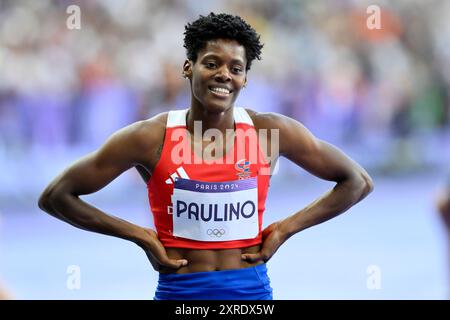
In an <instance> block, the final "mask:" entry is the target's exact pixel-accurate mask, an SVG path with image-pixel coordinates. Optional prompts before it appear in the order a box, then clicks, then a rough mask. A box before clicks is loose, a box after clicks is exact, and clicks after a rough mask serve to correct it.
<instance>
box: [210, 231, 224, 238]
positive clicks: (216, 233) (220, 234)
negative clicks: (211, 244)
mask: <svg viewBox="0 0 450 320" xmlns="http://www.w3.org/2000/svg"><path fill="white" fill-rule="evenodd" d="M206 234H207V235H208V236H215V237H217V238H220V237H221V236H223V235H224V234H225V230H223V229H208V230H207V231H206Z"/></svg>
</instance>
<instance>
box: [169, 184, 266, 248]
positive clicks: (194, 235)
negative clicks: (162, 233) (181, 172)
mask: <svg viewBox="0 0 450 320" xmlns="http://www.w3.org/2000/svg"><path fill="white" fill-rule="evenodd" d="M172 210H173V235H174V236H176V237H182V238H187V239H192V240H197V241H230V240H242V239H253V238H255V237H256V236H257V235H258V232H259V228H258V227H259V225H258V182H257V178H256V177H254V178H250V179H244V180H236V181H227V182H203V181H196V180H189V179H183V178H178V179H176V180H175V185H174V189H173V195H172Z"/></svg>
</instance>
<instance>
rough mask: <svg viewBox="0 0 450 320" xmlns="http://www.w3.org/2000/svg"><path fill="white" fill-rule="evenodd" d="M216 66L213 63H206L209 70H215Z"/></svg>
mask: <svg viewBox="0 0 450 320" xmlns="http://www.w3.org/2000/svg"><path fill="white" fill-rule="evenodd" d="M215 66H216V64H215V63H212V62H207V63H206V67H207V68H210V69H212V68H214V67H215Z"/></svg>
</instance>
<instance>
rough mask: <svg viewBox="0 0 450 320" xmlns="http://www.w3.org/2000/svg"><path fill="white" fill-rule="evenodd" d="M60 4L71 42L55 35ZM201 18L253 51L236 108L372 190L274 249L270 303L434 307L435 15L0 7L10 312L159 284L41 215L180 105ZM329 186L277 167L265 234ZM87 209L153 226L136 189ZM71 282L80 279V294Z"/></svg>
mask: <svg viewBox="0 0 450 320" xmlns="http://www.w3.org/2000/svg"><path fill="white" fill-rule="evenodd" d="M72 4H75V5H78V6H79V7H80V8H81V29H80V30H69V29H68V28H67V27H66V20H67V18H68V17H69V14H68V13H66V9H67V7H68V6H69V5H72ZM369 5H377V6H379V8H380V9H381V29H379V30H377V29H375V30H369V29H368V28H367V26H366V20H367V18H368V17H369V16H370V14H368V13H367V12H366V9H367V7H368V6H369ZM211 11H214V12H216V13H218V12H227V13H233V14H238V15H241V16H242V17H243V18H244V19H246V20H247V21H248V22H249V23H250V24H251V25H252V26H253V27H254V28H255V29H256V30H257V31H258V32H259V33H260V34H261V37H262V40H263V42H264V43H265V48H264V50H263V60H262V61H260V62H255V64H254V65H253V67H252V70H251V71H250V73H249V85H248V88H247V89H246V90H244V91H243V92H242V93H241V96H240V98H239V99H238V102H237V105H239V106H245V107H249V108H252V109H255V110H258V111H273V112H280V113H283V114H285V115H288V116H291V117H294V118H296V119H298V120H299V121H301V122H302V123H304V124H305V125H306V126H307V127H308V128H309V129H310V130H311V131H312V132H313V133H314V134H315V135H317V136H318V137H320V138H322V139H324V140H326V141H329V142H331V143H334V144H336V145H337V146H338V147H340V148H342V149H343V150H344V151H345V152H346V153H347V154H349V155H350V156H352V157H353V158H354V159H355V160H357V161H358V162H359V163H361V164H362V165H363V166H364V167H365V168H367V170H368V171H369V172H370V173H371V175H372V176H373V178H374V181H375V191H374V192H373V193H372V194H371V195H370V196H369V197H368V198H367V199H366V200H365V201H363V202H362V203H360V204H358V205H357V206H355V207H354V208H352V209H351V210H350V212H348V213H346V214H344V215H342V216H340V217H338V218H336V219H334V220H332V221H329V222H327V223H325V224H322V225H320V226H317V227H314V228H311V229H309V230H306V231H304V232H302V233H300V234H298V235H296V236H294V237H293V238H291V239H290V240H289V241H288V242H287V243H285V244H284V245H283V247H281V248H280V250H279V251H278V252H277V254H276V255H275V256H274V257H273V258H272V260H271V261H270V262H269V264H268V267H269V275H270V277H271V279H272V286H273V288H274V297H275V298H276V299H447V298H448V297H449V295H448V293H449V288H448V285H449V278H448V275H449V272H448V271H449V265H448V255H447V250H448V247H447V235H446V231H445V229H444V227H443V226H442V225H441V223H440V220H439V218H438V216H437V214H436V212H435V211H436V210H435V193H436V191H437V190H438V189H439V188H440V187H441V186H442V185H444V184H445V183H446V180H447V179H448V174H449V172H448V169H449V166H448V164H449V163H450V161H449V160H450V150H449V142H450V134H449V120H450V117H449V113H450V112H449V111H450V101H449V89H450V2H449V1H445V0H443V1H437V0H436V1H434V0H429V1H419V0H415V1H413V0H411V1H410V0H408V1H407V0H401V1H400V0H397V1H356V0H340V1H332V0H330V1H323V0H320V1H299V0H270V1H269V0H264V1H257V0H247V1H241V0H226V1H219V0H209V1H194V0H191V1H182V0H164V1H163V0H151V1H144V0H132V1H125V0H108V1H107V0H104V1H87V0H86V1H63V0H60V1H49V0H40V1H33V0H29V1H23V0H19V1H12V0H11V1H8V0H1V1H0V165H1V169H0V283H2V285H0V286H4V287H5V288H6V289H7V290H8V291H9V293H10V294H11V296H12V297H13V298H16V299H151V298H152V297H153V293H154V289H155V286H156V281H157V274H156V272H154V271H153V270H152V269H151V266H150V264H149V263H148V261H147V260H146V257H145V254H144V253H143V252H141V251H140V249H139V248H138V247H137V246H135V245H133V244H131V243H127V242H125V241H122V240H119V239H115V238H111V237H106V236H102V235H97V234H93V233H87V232H85V231H81V230H78V229H75V228H73V227H71V226H69V225H66V224H64V223H62V222H60V221H58V220H56V219H54V218H52V217H50V216H48V215H46V214H44V213H43V212H41V211H40V210H39V209H38V207H37V199H38V196H39V194H40V192H41V191H42V190H43V189H44V188H45V186H46V185H47V184H48V183H49V181H50V180H51V179H52V178H54V177H55V176H56V175H57V174H58V173H59V172H60V171H61V170H62V169H63V168H65V167H66V166H67V165H69V164H70V163H72V162H73V161H75V160H76V159H77V158H79V157H81V156H82V155H85V154H86V153H88V152H91V151H93V150H95V149H96V148H98V147H99V146H100V145H101V144H102V142H103V141H104V140H105V139H106V138H107V137H108V136H109V135H110V134H111V133H113V132H114V131H115V130H117V129H119V128H121V127H123V126H125V125H127V124H130V123H132V122H134V121H137V120H140V119H145V118H148V117H151V116H153V115H155V114H157V113H159V112H161V111H165V110H169V109H178V108H185V107H188V106H189V87H188V84H187V82H185V80H184V79H183V78H182V77H181V70H182V64H183V62H184V59H185V52H184V48H183V46H182V40H183V32H184V25H185V24H186V23H187V22H189V21H192V20H194V19H196V18H197V17H198V16H199V14H203V15H205V14H208V13H209V12H211ZM330 187H332V184H330V183H328V182H324V181H319V180H318V179H317V178H315V177H313V176H311V175H309V174H307V173H306V172H304V171H303V170H301V169H299V168H296V167H294V166H292V165H291V164H290V163H288V161H284V160H282V161H281V162H280V171H279V173H278V174H277V175H275V176H274V177H273V178H272V188H271V190H270V191H269V198H268V203H267V211H266V215H265V223H264V225H268V224H269V223H271V222H273V221H275V220H278V219H281V218H282V217H285V216H286V215H289V214H292V213H293V212H294V211H296V210H298V209H300V208H301V207H302V206H304V205H306V204H307V203H309V202H310V201H312V200H313V199H315V198H316V197H318V196H319V195H320V194H321V193H323V192H325V191H326V190H327V189H328V188H330ZM84 199H86V200H87V201H89V202H90V203H92V204H94V205H96V206H98V207H99V208H101V209H103V210H105V211H106V212H108V213H110V214H114V215H117V216H120V217H122V218H124V219H128V220H131V221H133V222H135V223H139V224H141V225H149V226H150V225H151V224H152V219H151V214H150V211H149V209H148V202H147V198H146V187H145V185H144V184H143V183H142V181H141V180H140V177H139V176H138V174H136V173H135V172H131V171H130V172H127V173H125V174H123V175H122V176H121V177H119V178H118V179H117V180H116V181H114V182H113V183H112V184H110V185H109V186H108V187H107V188H105V189H104V190H102V191H100V192H99V193H97V194H95V195H91V196H87V197H84ZM70 266H77V267H79V270H80V271H81V278H80V279H81V282H80V284H81V286H80V288H79V289H76V290H71V289H70V286H68V285H67V282H68V281H69V280H68V279H69V277H70V276H71V271H70V270H71V267H70ZM374 270H375V271H374ZM374 277H375V278H374ZM374 279H375V280H374ZM374 281H375V282H374ZM373 283H376V284H377V285H375V286H374V285H373Z"/></svg>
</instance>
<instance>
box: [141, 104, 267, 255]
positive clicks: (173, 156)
mask: <svg viewBox="0 0 450 320" xmlns="http://www.w3.org/2000/svg"><path fill="white" fill-rule="evenodd" d="M187 112H188V109H185V110H175V111H170V112H169V113H168V117H167V124H166V131H165V137H164V144H163V148H162V152H161V156H160V159H159V161H158V163H157V164H156V166H155V168H154V170H153V173H152V176H151V178H150V180H149V181H148V183H147V188H148V197H149V202H150V207H151V211H152V213H153V220H154V224H155V227H156V231H157V233H158V237H159V239H160V241H161V243H162V244H163V245H164V246H165V247H179V248H190V249H233V248H243V247H248V246H252V245H256V244H260V243H261V241H262V232H261V229H262V223H263V213H264V210H265V202H266V198H267V192H268V189H269V182H270V174H269V173H270V165H269V163H268V161H267V160H266V158H265V156H264V154H263V152H262V149H261V148H260V143H259V139H258V137H257V132H256V130H255V128H254V125H253V121H252V119H251V118H250V116H249V115H248V113H247V111H246V110H245V109H244V108H238V107H234V108H233V115H234V123H235V130H234V145H233V146H232V147H230V148H228V146H227V150H228V151H227V152H226V154H225V155H224V156H223V157H222V158H220V157H219V158H215V159H214V161H215V162H214V161H212V162H209V163H208V162H207V161H205V160H203V159H202V157H201V156H200V155H197V154H196V153H195V152H194V151H193V150H192V147H191V142H190V141H191V140H190V134H189V132H188V130H187V128H186V116H187ZM200 134H201V132H200ZM224 140H225V139H224ZM231 140H233V139H231Z"/></svg>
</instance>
